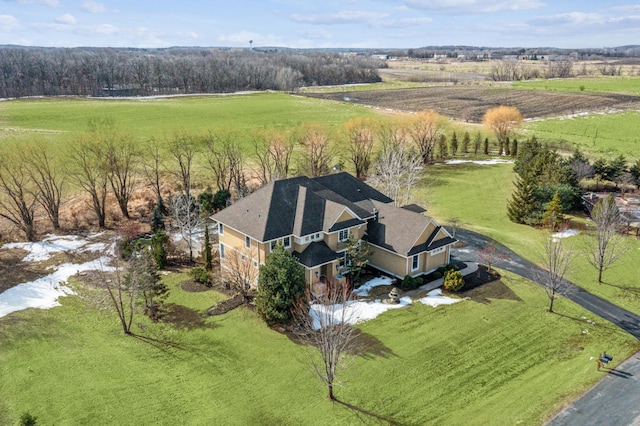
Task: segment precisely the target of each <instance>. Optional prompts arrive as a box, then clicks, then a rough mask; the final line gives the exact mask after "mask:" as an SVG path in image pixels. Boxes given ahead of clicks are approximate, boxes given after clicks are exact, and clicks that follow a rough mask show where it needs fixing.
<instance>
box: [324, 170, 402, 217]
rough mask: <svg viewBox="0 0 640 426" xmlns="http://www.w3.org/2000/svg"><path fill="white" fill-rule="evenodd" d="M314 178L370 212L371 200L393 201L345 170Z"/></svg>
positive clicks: (371, 210)
mask: <svg viewBox="0 0 640 426" xmlns="http://www.w3.org/2000/svg"><path fill="white" fill-rule="evenodd" d="M314 180H315V181H316V182H318V183H319V184H321V185H323V186H325V187H326V188H328V189H330V190H331V191H333V192H335V193H337V194H340V195H341V196H342V197H344V198H346V199H347V200H349V201H350V202H352V203H354V204H356V205H357V206H358V207H360V208H362V209H364V210H366V211H368V212H370V213H372V212H373V204H372V202H371V200H375V201H379V202H381V203H392V202H393V200H392V199H391V198H389V197H387V196H386V195H384V194H383V193H382V192H380V191H378V190H376V189H374V188H372V187H370V186H369V185H367V184H366V183H364V182H362V181H361V180H359V179H357V178H356V177H354V176H352V175H351V174H349V173H347V172H341V173H336V174H332V175H326V176H320V177H317V178H314Z"/></svg>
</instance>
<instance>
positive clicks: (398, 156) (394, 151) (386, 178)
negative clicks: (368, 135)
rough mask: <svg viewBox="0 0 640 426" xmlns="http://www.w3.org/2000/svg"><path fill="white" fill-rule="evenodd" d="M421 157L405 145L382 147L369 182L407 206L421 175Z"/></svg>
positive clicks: (396, 201) (395, 201)
mask: <svg viewBox="0 0 640 426" xmlns="http://www.w3.org/2000/svg"><path fill="white" fill-rule="evenodd" d="M422 170H423V168H422V157H421V156H420V154H418V153H417V152H415V151H414V150H413V149H411V148H407V147H406V145H398V146H396V147H390V148H387V147H384V148H383V150H382V152H381V153H380V155H379V156H378V158H377V160H376V162H375V163H374V166H373V173H372V174H371V175H370V176H369V182H370V183H371V184H372V185H373V186H375V187H377V188H378V189H379V190H380V191H381V192H382V193H384V194H386V195H387V196H389V197H390V198H392V199H393V200H394V203H395V205H396V206H399V205H403V204H408V203H409V200H410V198H411V190H412V189H413V186H414V185H415V184H417V183H418V181H419V179H420V177H421V175H422Z"/></svg>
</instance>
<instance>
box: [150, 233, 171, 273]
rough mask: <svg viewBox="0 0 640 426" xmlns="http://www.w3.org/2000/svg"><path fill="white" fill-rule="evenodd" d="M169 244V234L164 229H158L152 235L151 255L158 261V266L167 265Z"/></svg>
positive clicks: (160, 267) (159, 267)
mask: <svg viewBox="0 0 640 426" xmlns="http://www.w3.org/2000/svg"><path fill="white" fill-rule="evenodd" d="M168 246H169V236H168V235H167V234H166V233H165V232H164V231H163V230H162V229H160V230H158V231H156V233H155V234H153V237H151V244H150V248H151V256H152V257H153V260H154V261H155V262H156V267H157V268H158V269H162V268H164V267H165V266H167V248H168Z"/></svg>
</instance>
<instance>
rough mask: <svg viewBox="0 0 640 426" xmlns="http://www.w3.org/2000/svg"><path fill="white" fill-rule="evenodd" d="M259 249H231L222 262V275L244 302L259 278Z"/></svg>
mask: <svg viewBox="0 0 640 426" xmlns="http://www.w3.org/2000/svg"><path fill="white" fill-rule="evenodd" d="M256 258H257V249H256V248H253V249H247V248H244V249H234V248H232V247H229V249H228V250H227V251H226V253H225V258H224V260H223V261H222V264H221V267H222V275H223V277H224V279H225V280H226V281H227V282H228V283H229V285H230V286H231V288H232V289H233V290H235V291H237V292H239V293H240V294H241V295H242V297H243V298H244V300H245V301H246V300H247V294H248V292H249V290H251V288H252V287H255V285H256V279H257V278H258V264H257V260H256ZM254 262H255V263H254Z"/></svg>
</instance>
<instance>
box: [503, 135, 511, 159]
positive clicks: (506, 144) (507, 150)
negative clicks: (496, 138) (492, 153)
mask: <svg viewBox="0 0 640 426" xmlns="http://www.w3.org/2000/svg"><path fill="white" fill-rule="evenodd" d="M510 145H511V141H510V140H509V138H507V139H505V141H504V155H506V156H508V157H510V156H511V146H510Z"/></svg>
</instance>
